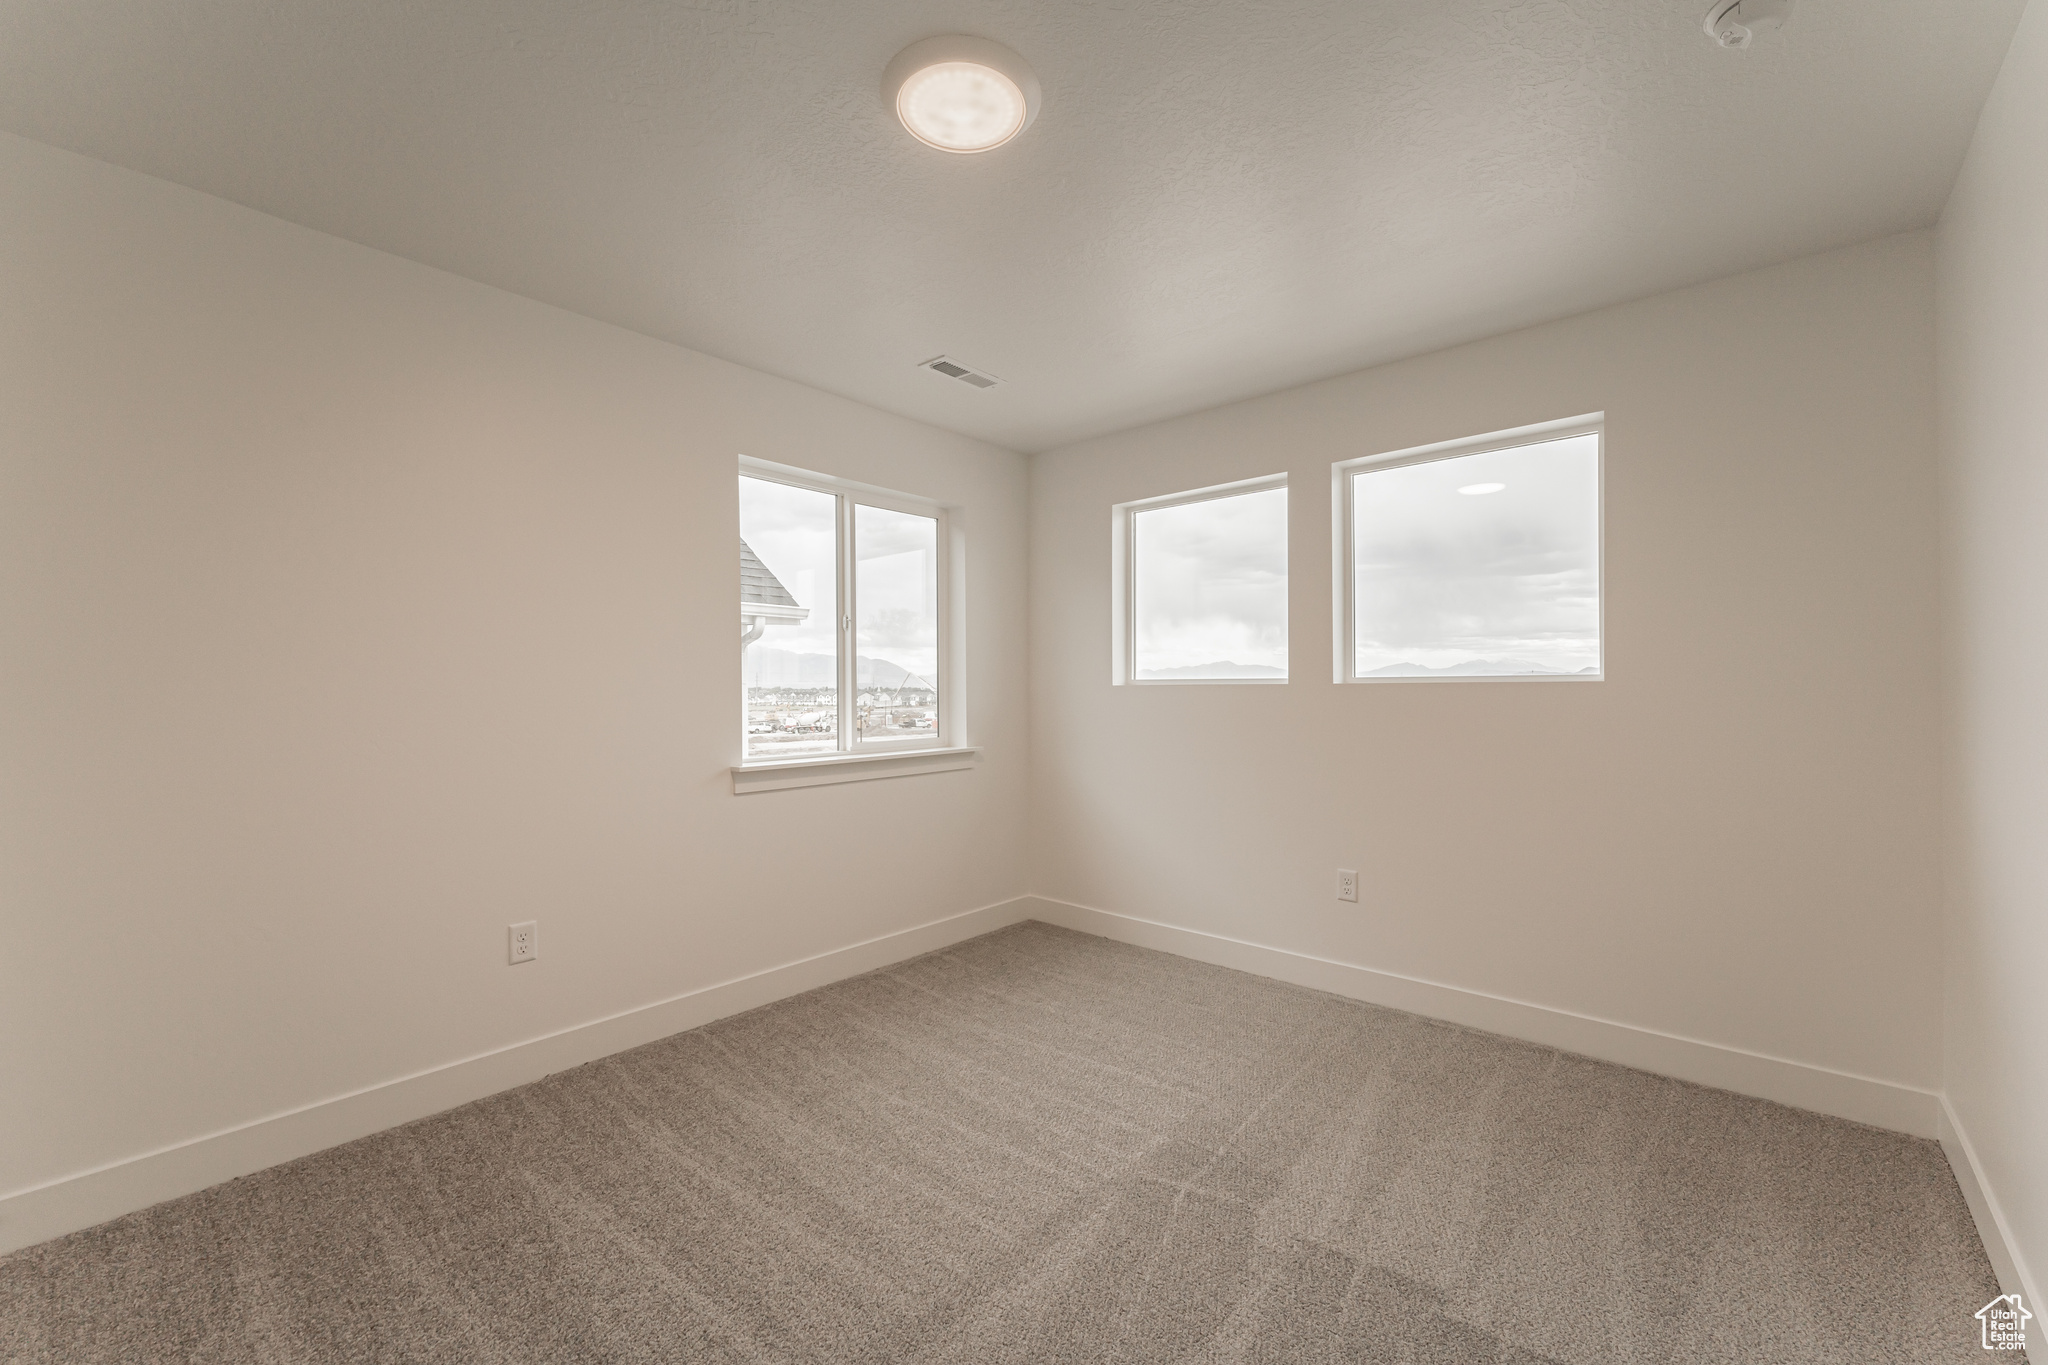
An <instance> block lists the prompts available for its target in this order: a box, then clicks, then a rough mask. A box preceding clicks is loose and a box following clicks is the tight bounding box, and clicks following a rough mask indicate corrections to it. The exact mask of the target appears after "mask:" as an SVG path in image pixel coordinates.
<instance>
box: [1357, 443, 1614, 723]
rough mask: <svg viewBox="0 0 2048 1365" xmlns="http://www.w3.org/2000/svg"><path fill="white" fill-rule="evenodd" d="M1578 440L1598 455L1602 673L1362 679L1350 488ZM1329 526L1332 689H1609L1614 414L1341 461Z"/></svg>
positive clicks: (1595, 471) (1595, 484) (1596, 496)
mask: <svg viewBox="0 0 2048 1365" xmlns="http://www.w3.org/2000/svg"><path fill="white" fill-rule="evenodd" d="M1573 436H1592V437H1594V438H1596V439H1595V445H1594V455H1593V496H1594V499H1595V507H1594V514H1595V529H1594V536H1595V545H1594V553H1595V554H1596V555H1597V556H1598V571H1597V583H1598V588H1599V594H1600V614H1599V620H1598V623H1597V626H1596V629H1598V630H1599V632H1600V671H1599V672H1597V673H1508V674H1498V675H1492V676H1489V675H1486V674H1479V675H1477V676H1462V677H1447V678H1362V677H1359V676H1358V675H1357V673H1356V672H1355V671H1354V670H1355V669H1356V668H1357V667H1358V648H1357V642H1356V638H1355V632H1356V629H1357V613H1356V611H1355V610H1354V608H1353V604H1352V601H1351V592H1352V575H1353V569H1352V565H1353V558H1352V556H1353V551H1354V543H1353V531H1354V528H1353V526H1352V515H1351V513H1352V496H1351V481H1352V479H1354V478H1356V477H1358V476H1359V475H1362V474H1367V473H1376V472H1378V471H1379V470H1382V469H1394V468H1398V467H1399V466H1402V465H1411V464H1428V463H1430V462H1432V461H1435V460H1455V459H1458V458H1460V457H1462V456H1466V455H1487V454H1491V453H1492V452H1494V451H1497V450H1513V449H1515V448H1517V447H1519V446H1530V445H1541V444H1543V443H1544V442H1547V441H1562V440H1565V439H1567V438H1569V437H1573ZM1330 522H1331V539H1332V541H1333V546H1334V549H1333V553H1332V554H1331V565H1330V578H1331V585H1330V586H1331V592H1330V602H1331V607H1332V615H1333V617H1334V618H1335V619H1334V621H1333V625H1334V627H1335V631H1334V639H1335V646H1336V647H1335V651H1334V652H1335V656H1336V657H1335V659H1334V661H1333V662H1334V663H1335V665H1336V666H1335V668H1334V669H1333V673H1334V678H1333V681H1336V682H1338V683H1526V682H1605V681H1606V680H1607V414H1606V413H1605V412H1604V411H1603V412H1589V413H1586V414H1584V415H1582V416H1579V417H1565V418H1560V419H1558V420H1556V421H1551V422H1536V423H1532V424H1531V425H1529V426H1525V427H1510V428H1508V429H1506V430H1504V431H1490V432H1487V433H1486V434H1484V435H1482V436H1466V437H1461V438H1459V439H1457V440H1453V441H1438V442H1435V443H1434V444H1431V445H1424V446H1410V447H1408V448H1407V449H1405V450H1389V451H1386V452H1384V453H1382V454H1378V455H1362V456H1360V457H1358V458H1357V459H1352V460H1339V461H1338V462H1337V463H1335V464H1333V465H1331V466H1330Z"/></svg>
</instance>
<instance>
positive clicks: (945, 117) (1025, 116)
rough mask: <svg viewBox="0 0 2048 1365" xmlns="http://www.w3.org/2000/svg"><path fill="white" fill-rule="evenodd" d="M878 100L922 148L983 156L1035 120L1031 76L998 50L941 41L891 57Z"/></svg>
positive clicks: (985, 43)
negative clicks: (901, 123) (885, 105)
mask: <svg viewBox="0 0 2048 1365" xmlns="http://www.w3.org/2000/svg"><path fill="white" fill-rule="evenodd" d="M882 101H883V102H884V103H885V104H887V105H888V106H889V108H891V109H892V110H894V111H895V113H896V117H897V118H899V119H901V120H902V121H903V126H904V127H905V128H908V129H909V130H910V135H911V136H912V137H914V138H916V139H917V140H918V141H919V142H922V143H924V144H925V145H926V146H927V147H936V148H938V149H939V150H940V151H942V152H987V151H993V150H994V149H996V148H997V147H1000V146H1002V145H1003V144H1004V143H1005V142H1008V141H1009V140H1010V139H1011V138H1013V137H1015V136H1017V134H1019V133H1021V132H1023V131H1024V130H1025V129H1026V128H1029V127H1030V126H1031V120H1032V119H1034V118H1037V117H1038V77H1036V76H1034V75H1033V74H1032V73H1031V68H1030V67H1028V66H1026V65H1025V64H1024V59H1023V58H1022V57H1019V56H1018V55H1017V54H1016V53H1014V52H1012V51H1010V49H1008V48H1007V47H1004V46H1003V45H1002V44H1001V43H992V42H990V41H989V40H988V39H986V38H968V37H964V36H962V35H960V34H948V35H946V36H945V37H940V38H926V39H925V40H924V41H923V42H920V43H912V44H911V45H910V46H909V47H906V48H904V49H903V50H902V51H901V52H899V53H897V54H896V60H894V61H892V62H890V63H889V68H888V70H886V71H884V72H883V73H882Z"/></svg>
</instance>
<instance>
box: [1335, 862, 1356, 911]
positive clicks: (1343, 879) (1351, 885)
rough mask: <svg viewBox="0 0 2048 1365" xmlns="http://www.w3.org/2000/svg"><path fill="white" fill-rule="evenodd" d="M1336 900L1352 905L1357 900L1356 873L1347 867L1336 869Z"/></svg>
mask: <svg viewBox="0 0 2048 1365" xmlns="http://www.w3.org/2000/svg"><path fill="white" fill-rule="evenodd" d="M1337 899H1338V900H1340V901H1352V902H1354V903H1355V902H1356V901H1357V900H1358V873H1357V872H1356V871H1355V870H1353V869H1351V868H1348V867H1340V868H1338V869H1337Z"/></svg>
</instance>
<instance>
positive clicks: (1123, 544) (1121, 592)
mask: <svg viewBox="0 0 2048 1365" xmlns="http://www.w3.org/2000/svg"><path fill="white" fill-rule="evenodd" d="M1285 487H1287V475H1286V474H1284V473H1281V474H1262V475H1260V476H1259V477H1258V478H1255V479H1239V480H1237V481H1236V482H1234V483H1219V484H1212V485H1210V486H1209V487H1207V488H1193V489H1189V490H1188V491H1187V492H1184V493H1166V494H1162V495H1161V496H1159V497H1154V498H1139V499H1137V500H1135V501H1132V502H1120V503H1117V504H1116V505H1115V506H1113V507H1111V508H1110V509H1109V512H1110V519H1109V561H1110V575H1109V581H1110V603H1109V617H1110V651H1109V654H1110V658H1109V681H1110V684H1111V685H1112V686H1115V687H1125V686H1130V687H1217V686H1236V685H1241V684H1251V685H1253V686H1261V687H1272V686H1276V685H1278V686H1285V685H1286V684H1287V683H1288V682H1289V681H1290V680H1291V679H1292V678H1293V677H1294V659H1293V654H1294V629H1293V622H1292V621H1291V620H1290V621H1289V622H1288V633H1287V640H1288V648H1287V653H1288V661H1287V677H1285V678H1140V677H1138V676H1137V672H1136V663H1137V658H1138V636H1137V630H1138V572H1137V569H1138V566H1137V563H1136V561H1135V560H1134V559H1133V558H1132V547H1133V546H1134V545H1135V544H1136V543H1137V532H1136V530H1135V527H1136V522H1137V516H1138V513H1140V512H1156V511H1158V510H1159V509H1160V508H1162V507H1181V506H1184V505H1186V504H1188V503H1194V502H1214V501H1216V500H1217V499H1218V498H1234V497H1237V496H1239V495H1240V494H1244V493H1262V492H1264V491H1266V490H1267V489H1269V488H1285ZM1287 521H1288V550H1289V556H1288V560H1289V562H1288V565H1287V574H1288V581H1289V582H1290V583H1291V582H1292V581H1293V577H1294V564H1293V555H1292V551H1293V523H1294V499H1293V498H1292V497H1289V498H1288V500H1287Z"/></svg>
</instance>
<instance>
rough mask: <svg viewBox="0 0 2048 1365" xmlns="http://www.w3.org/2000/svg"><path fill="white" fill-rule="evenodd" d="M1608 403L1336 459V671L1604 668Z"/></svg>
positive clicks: (1421, 674)
mask: <svg viewBox="0 0 2048 1365" xmlns="http://www.w3.org/2000/svg"><path fill="white" fill-rule="evenodd" d="M1600 449H1601V419H1600V417H1599V416H1597V415H1596V416H1593V417H1586V418H1576V419H1573V420H1572V421H1569V422H1555V423H1547V424H1545V425H1543V426H1538V427H1524V428H1521V429H1519V430H1516V431H1505V432H1497V433H1495V434H1494V435H1492V436H1484V437H1477V438H1475V439H1472V440H1469V441H1456V442H1450V443H1447V444H1445V445H1440V446H1426V447H1423V448H1421V449H1417V450H1404V451H1396V452H1394V453H1392V454H1389V455H1375V456H1372V457H1370V458H1368V459H1363V460H1353V461H1349V462H1347V463H1344V464H1340V465H1337V466H1336V467H1335V471H1334V472H1335V475H1336V479H1335V483H1336V487H1335V495H1336V498H1337V504H1338V510H1339V512H1340V515H1341V518H1342V524H1341V527H1340V537H1341V540H1340V545H1339V551H1338V556H1337V565H1338V578H1339V583H1338V602H1339V608H1338V631H1339V641H1338V650H1337V655H1338V668H1339V672H1338V675H1337V676H1338V680H1339V681H1340V682H1345V681H1348V682H1382V681H1387V680H1412V679H1417V678H1549V679H1579V680H1597V679H1599V678H1600V677H1601V676H1602V674H1601V667H1602V665H1601V640H1600Z"/></svg>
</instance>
